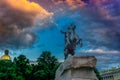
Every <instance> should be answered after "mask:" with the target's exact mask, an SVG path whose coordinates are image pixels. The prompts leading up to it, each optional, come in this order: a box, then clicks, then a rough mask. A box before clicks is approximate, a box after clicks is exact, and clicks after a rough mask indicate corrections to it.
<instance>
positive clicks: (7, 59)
mask: <svg viewBox="0 0 120 80" xmlns="http://www.w3.org/2000/svg"><path fill="white" fill-rule="evenodd" d="M0 60H6V61H11V57H10V56H9V50H5V51H4V55H3V56H1V57H0Z"/></svg>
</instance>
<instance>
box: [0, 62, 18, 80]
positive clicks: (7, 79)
mask: <svg viewBox="0 0 120 80" xmlns="http://www.w3.org/2000/svg"><path fill="white" fill-rule="evenodd" d="M15 69H16V67H15V65H14V64H13V63H12V62H11V61H4V60H0V80H15V79H16V75H17V74H16V70H15Z"/></svg>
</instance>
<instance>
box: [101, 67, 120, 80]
mask: <svg viewBox="0 0 120 80" xmlns="http://www.w3.org/2000/svg"><path fill="white" fill-rule="evenodd" d="M100 75H101V77H102V80H120V67H117V68H116V67H114V68H112V69H109V70H105V71H102V72H101V73H100Z"/></svg>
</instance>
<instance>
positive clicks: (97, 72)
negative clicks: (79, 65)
mask: <svg viewBox="0 0 120 80" xmlns="http://www.w3.org/2000/svg"><path fill="white" fill-rule="evenodd" d="M94 72H95V73H96V76H97V78H98V79H99V80H101V76H100V73H99V71H98V69H97V68H94Z"/></svg>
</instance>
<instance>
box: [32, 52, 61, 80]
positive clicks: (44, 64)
mask: <svg viewBox="0 0 120 80" xmlns="http://www.w3.org/2000/svg"><path fill="white" fill-rule="evenodd" d="M37 61H38V66H37V71H36V72H35V73H34V75H38V76H36V80H38V79H39V78H40V79H42V80H54V78H55V72H56V69H57V68H58V66H59V63H58V60H57V59H56V58H55V56H52V55H51V53H50V52H49V51H44V52H43V53H42V54H41V55H40V56H39V58H38V59H37Z"/></svg>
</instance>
